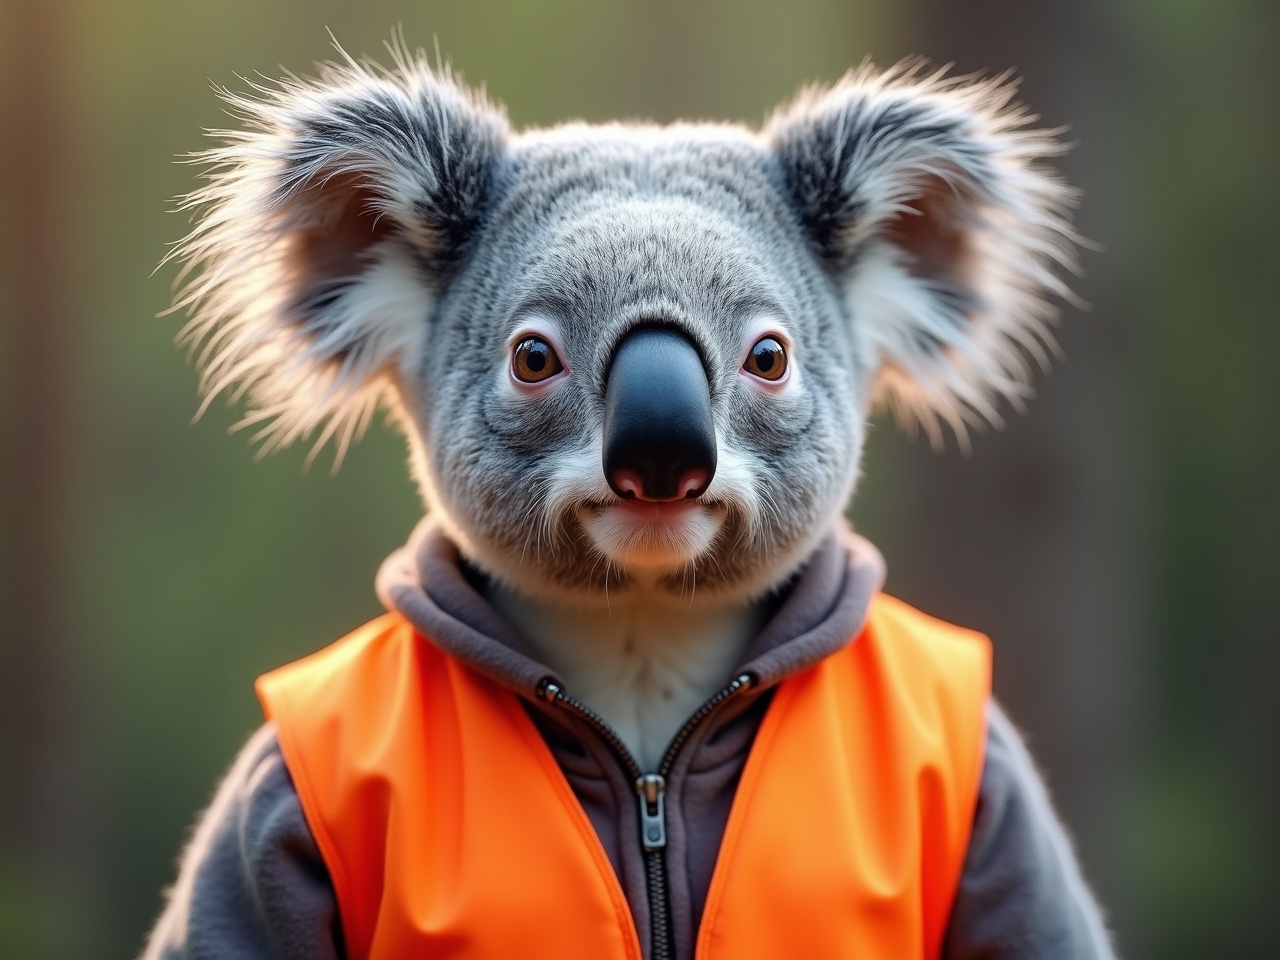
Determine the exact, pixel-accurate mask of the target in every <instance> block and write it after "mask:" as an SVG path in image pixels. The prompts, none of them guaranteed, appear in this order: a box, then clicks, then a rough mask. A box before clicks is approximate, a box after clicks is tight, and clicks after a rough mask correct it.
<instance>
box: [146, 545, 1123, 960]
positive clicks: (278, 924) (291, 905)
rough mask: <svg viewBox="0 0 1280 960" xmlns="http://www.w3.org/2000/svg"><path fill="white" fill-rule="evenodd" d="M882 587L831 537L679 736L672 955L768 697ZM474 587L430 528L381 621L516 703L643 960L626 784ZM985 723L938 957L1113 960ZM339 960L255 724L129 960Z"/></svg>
mask: <svg viewBox="0 0 1280 960" xmlns="http://www.w3.org/2000/svg"><path fill="white" fill-rule="evenodd" d="M882 581H883V561H882V560H881V559H880V555H879V553H878V552H877V551H876V550H875V548H874V547H872V546H871V545H870V544H869V543H867V542H866V541H865V540H862V539H861V538H858V537H856V536H854V535H852V534H850V533H847V532H846V531H843V530H838V531H833V532H832V533H831V534H830V535H829V536H828V537H827V538H826V539H825V540H824V541H823V543H822V545H821V546H820V547H819V549H818V551H817V552H816V553H815V555H814V556H813V558H812V559H811V560H810V561H809V562H808V564H807V565H806V566H805V568H804V569H803V570H802V571H801V572H800V573H799V574H798V575H797V576H796V577H795V578H794V579H793V580H792V582H790V583H789V584H787V585H786V586H785V587H784V588H783V589H782V590H780V591H779V592H778V594H777V595H776V596H775V597H773V598H772V604H773V607H774V612H773V614H772V616H771V618H770V619H769V620H768V622H767V624H766V626H765V628H764V629H763V630H762V631H761V633H760V635H759V636H758V637H757V638H756V640H755V641H754V643H753V644H752V646H751V648H750V650H749V651H748V654H747V657H746V662H745V663H744V664H743V666H742V668H741V669H740V670H738V671H735V675H738V674H742V673H749V674H751V675H752V676H753V677H754V678H755V683H754V684H753V685H752V688H751V690H750V691H749V692H748V693H746V694H744V695H740V696H737V697H735V698H733V699H732V700H731V701H729V702H727V703H726V704H725V706H724V707H723V708H722V709H720V710H717V711H715V712H713V713H711V714H710V715H709V716H708V717H707V718H706V719H705V720H704V721H702V722H700V723H698V724H696V725H694V727H693V728H692V731H691V733H690V735H689V737H688V739H687V740H686V741H685V742H684V744H683V745H682V746H681V747H680V749H679V752H678V754H676V758H675V762H674V765H673V766H672V768H671V771H670V775H669V776H668V777H667V790H666V797H665V807H666V833H667V846H666V848H665V851H664V861H665V864H664V865H665V873H666V878H667V898H666V907H667V912H668V917H669V928H668V936H669V939H668V940H667V946H669V947H670V949H671V950H672V956H674V957H678V958H689V960H692V958H693V956H694V944H695V940H696V936H697V929H698V922H699V919H700V918H701V915H702V909H703V906H704V904H705V902H706V896H707V891H708V888H709V886H710V882H711V873H712V870H713V868H714V865H715V859H716V855H717V852H718V850H719V845H720V838H721V835H722V834H723V832H724V827H725V823H726V821H727V819H728V816H729V808H730V805H731V803H732V801H733V795H734V791H735V790H736V788H737V784H738V780H739V778H740V776H741V774H742V770H743V767H744V765H745V763H746V759H747V754H748V752H749V750H750V747H751V744H752V741H753V739H754V737H755V733H756V730H757V728H758V727H759V724H760V722H761V719H762V718H763V716H764V713H765V711H766V710H767V708H768V705H769V702H770V700H771V698H772V693H773V690H774V689H775V688H776V686H777V684H778V683H779V682H780V681H781V680H783V679H784V678H786V677H788V676H790V675H792V674H793V673H796V672H797V671H799V670H802V669H804V668H805V667H808V666H810V665H812V664H814V663H817V662H818V661H819V660H821V659H823V658H824V657H826V656H828V655H829V654H831V653H833V652H835V651H836V650H838V649H840V648H841V647H842V646H844V645H845V644H846V643H849V642H851V639H850V638H853V637H856V636H857V634H858V633H859V631H860V628H861V625H862V621H863V619H864V617H865V615H866V611H867V607H868V605H869V603H870V601H871V598H872V596H873V595H874V594H875V592H876V591H877V590H878V589H879V588H880V585H881V583H882ZM484 586H485V584H484V578H483V575H482V574H480V573H479V572H478V571H476V570H474V569H472V568H470V567H468V565H467V564H466V563H465V561H463V560H462V559H461V558H460V557H459V555H458V553H457V550H456V548H455V547H454V546H453V545H452V544H451V543H450V542H449V541H448V540H447V539H446V538H445V537H444V535H443V534H442V533H441V532H440V531H439V529H438V528H437V527H436V526H434V525H433V524H431V523H430V522H425V523H424V524H423V525H422V526H421V527H419V529H418V530H417V531H416V532H415V534H414V537H413V538H412V539H411V540H410V542H409V544H408V546H406V547H405V548H404V549H402V550H400V551H397V552H396V553H394V554H392V556H391V557H390V558H388V560H387V562H386V563H385V564H384V565H383V568H382V570H381V572H380V573H379V576H378V592H379V596H380V597H381V599H382V601H383V603H384V604H386V606H387V607H388V608H389V609H392V610H395V611H398V612H399V613H401V614H402V615H404V616H405V617H406V618H407V619H409V620H410V621H411V622H412V623H413V624H414V625H415V626H416V627H417V628H418V629H419V630H420V631H421V632H422V634H423V635H424V636H426V637H429V638H430V639H431V641H432V642H434V643H435V644H436V645H437V646H439V647H441V648H442V649H443V650H444V651H445V652H447V653H448V654H450V655H451V656H453V657H455V658H457V659H458V660H460V661H462V662H464V663H466V664H468V665H469V666H471V667H472V668H473V669H475V670H477V671H478V672H480V673H483V674H484V675H486V676H488V677H490V678H492V679H493V680H495V681H497V682H498V683H501V684H502V685H504V686H506V687H508V688H510V689H511V690H513V691H514V692H515V693H517V694H518V695H519V696H520V697H521V698H522V700H523V702H524V703H525V705H526V709H527V710H528V712H529V714H530V716H531V717H532V718H533V720H534V723H535V724H536V725H537V727H538V729H539V730H540V731H541V733H542V735H543V737H544V738H545V739H546V741H547V743H548V745H549V746H550V748H551V751H552V753H553V754H554V755H555V757H556V759H557V761H558V762H559V764H560V766H561V769H562V770H563V771H564V773H565V776H566V778H567V779H568V781H569V784H570V785H571V787H572V788H573V791H574V793H575V794H576V795H577V797H578V800H579V801H580V802H581V804H582V806H583V809H584V810H585V811H586V813H587V815H588V817H589V818H590V820H591V823H592V825H593V826H594V827H595V830H596V832H597V834H598V835H599V837H600V840H601V842H602V843H603V845H604V848H605V851H606V852H607V853H608V855H609V859H610V861H611V863H612V864H613V868H614V870H615V871H616V873H617V875H618V878H619V880H620V882H621V884H622V888H623V890H624V892H625V893H626V896H627V901H628V904H629V905H630V908H631V912H632V915H633V916H634V918H635V923H636V929H637V932H638V933H639V935H640V941H641V943H642V945H643V946H644V950H645V957H646V958H651V957H652V956H653V953H654V946H653V937H654V922H653V920H654V918H652V917H651V916H650V892H649V885H648V881H647V878H646V873H645V863H644V855H643V851H642V847H641V841H640V836H639V829H638V822H637V820H638V817H637V807H636V799H635V792H634V786H633V783H632V779H631V776H630V775H629V774H628V772H627V771H626V770H625V769H624V767H623V766H622V764H621V763H620V762H619V760H618V758H617V756H616V754H615V753H614V750H613V748H612V747H611V746H610V745H609V744H608V743H607V742H606V741H605V740H604V738H602V736H601V735H600V734H599V732H597V730H596V729H595V728H594V727H593V726H592V725H591V724H589V723H586V722H584V721H583V720H582V719H581V718H580V717H578V716H577V715H575V714H573V713H571V712H569V711H566V710H564V709H563V708H562V707H560V706H558V705H556V704H554V703H549V702H547V701H546V700H545V699H544V698H543V697H541V696H539V693H538V690H539V687H540V685H542V684H544V682H545V681H547V680H548V678H550V679H551V680H552V681H553V682H558V678H556V677H555V674H554V673H553V671H551V670H549V669H548V668H546V667H544V666H542V665H541V664H539V663H538V662H537V661H536V660H535V659H534V658H533V656H532V655H531V653H530V651H529V649H528V647H527V646H526V645H525V643H524V642H523V641H522V639H521V638H520V637H519V636H518V635H517V634H516V633H515V631H514V630H513V629H512V627H511V626H510V625H509V624H508V623H507V622H506V621H505V620H504V619H503V618H502V616H501V615H500V614H499V613H498V612H497V611H496V610H494V609H493V607H492V606H490V605H489V604H488V602H487V601H486V600H485V599H484ZM561 686H563V684H561ZM570 692H571V691H570ZM988 716H989V724H988V733H987V744H986V755H985V762H984V767H983V776H982V781H981V787H980V792H979V797H978V803H977V809H976V812H975V819H974V825H973V833H972V837H971V840H970V846H969V852H968V856H967V859H966V862H965V868H964V872H963V875H962V877H961V880H960V885H959V889H958V892H957V896H956V902H955V906H954V908H953V912H952V917H951V921H950V925H949V927H948V932H947V937H946V942H945V944H944V947H943V957H944V958H945V960H1002V958H1015V957H1016V958H1019V960H1068V958H1071V960H1090V958H1112V957H1113V953H1112V951H1111V948H1110V946H1109V943H1108V938H1107V935H1106V932H1105V930H1104V927H1103V924H1102V921H1101V917H1100V915H1099V911H1098V908H1097V905H1096V904H1095V902H1094V900H1093V898H1092V896H1091V895H1090V893H1089V891H1088V889H1087V888H1086V886H1085V884H1084V882H1083V880H1082V879H1081V876H1080V871H1079V868H1078V867H1077V865H1076V861H1075V858H1074V856H1073V854H1072V852H1071V848H1070V845H1069V843H1068V841H1067V839H1066V835H1065V833H1064V832H1063V830H1062V827H1061V826H1060V825H1059V823H1058V821H1057V819H1056V817H1055V816H1054V814H1053V811H1052V808H1051V807H1050V805H1049V801H1048V798H1047V795H1046V793H1045V790H1044V787H1043V785H1042V783H1041V781H1040V779H1039V777H1038V776H1037V774H1036V772H1035V769H1034V767H1033V765H1032V763H1031V760H1030V758H1029V756H1028V754H1027V752H1026V749H1025V747H1024V746H1023V744H1022V741H1021V739H1020V738H1019V737H1018V735H1017V733H1016V731H1015V730H1014V729H1013V727H1012V725H1011V724H1010V723H1009V721H1008V719H1007V718H1006V717H1005V716H1004V714H1003V713H1002V712H1001V711H1000V709H999V708H998V707H997V706H996V705H995V704H994V703H993V704H991V705H990V707H989V711H988ZM659 929H661V926H659ZM343 955H344V950H343V946H342V936H341V919H340V917H339V916H338V911H337V906H336V903H335V900H334V894H333V889H332V886H331V884H330V881H329V877H328V873H327V870H326V868H325V865H324V862H323V860H322V859H321V857H320V854H319V852H318V851H317V849H316V846H315V843H314V841H313V839H312V837H311V834H310V831H309V830H308V828H307V825H306V821H305V820H304V818H303V815H302V808H301V805H300V803H299V801H298V797H297V794H296V792H295V791H294V788H293V783H292V781H291V780H290V778H289V772H288V770H287V768H286V767H285V764H284V761H283V759H282V757H281V755H280V749H279V745H278V743H277V740H276V736H275V731H274V729H273V728H272V727H271V725H270V724H268V725H266V726H264V727H262V728H261V729H260V730H259V731H258V732H257V733H255V734H254V736H253V737H252V738H251V739H250V740H249V742H248V744H247V745H246V746H245V748H244V749H243V750H242V751H241V753H240V756H239V757H238V758H237V759H236V762H235V764H234V765H233V766H232V768H231V771H230V773H229V774H228V775H227V777H226V779H225V780H224V781H223V783H222V785H221V787H219V789H218V792H217V795H216V796H215V798H214V801H213V804H212V805H211V806H210V807H209V809H208V810H207V811H206V812H205V814H204V817H203V819H202V820H201V822H200V825H199V827H198V828H197V830H196V833H195V836H194V838H193V840H192V842H191V844H190V846H189V848H188V849H187V852H186V854H185V856H184V859H183V863H182V868H181V872H180V874H179V878H178V882H177V884H176V885H175V886H174V888H173V890H172V892H171V895H170V898H169V902H168V905H167V906H166V908H165V911H164V913H163V914H162V916H161V917H160V920H159V922H158V923H157V924H156V927H155V929H154V931H153V932H152V935H151V939H150V942H149V944H148V946H147V948H146V951H145V952H144V954H143V958H144V960H160V958H165V960H178V958H185V960H215V958H216V960H266V958H279V960H327V958H337V957H342V956H343Z"/></svg>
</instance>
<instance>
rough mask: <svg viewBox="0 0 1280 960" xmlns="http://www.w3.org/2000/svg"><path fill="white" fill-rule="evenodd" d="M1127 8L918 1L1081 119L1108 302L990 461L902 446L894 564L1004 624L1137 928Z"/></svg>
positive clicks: (1060, 788)
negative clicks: (1126, 841)
mask: <svg viewBox="0 0 1280 960" xmlns="http://www.w3.org/2000/svg"><path fill="white" fill-rule="evenodd" d="M908 11H909V12H908ZM1118 19H1119V18H1117V17H1116V16H1115V15H1114V13H1111V14H1110V15H1108V11H1107V10H1105V9H1102V8H1101V7H1100V6H1099V5H1097V4H1094V3H1087V2H1086V3H1075V4H1035V3H1025V2H1019V0H968V2H957V0H915V2H914V3H913V4H911V5H909V6H908V8H907V11H904V21H905V23H906V29H907V33H906V35H905V36H904V37H903V38H902V39H903V43H904V44H905V45H906V47H908V48H910V49H914V50H918V51H919V52H920V53H922V54H924V55H925V56H928V57H930V58H931V59H932V60H934V61H935V62H936V63H948V62H954V63H955V72H958V73H971V72H978V71H981V72H984V73H987V74H995V73H1000V72H1002V71H1004V70H1005V69H1008V68H1010V67H1012V68H1014V69H1015V70H1016V72H1017V74H1018V75H1019V76H1021V77H1022V78H1023V81H1022V86H1021V96H1022V98H1023V99H1024V100H1025V101H1026V103H1028V104H1029V105H1030V106H1031V107H1032V108H1033V109H1034V110H1035V111H1036V112H1038V113H1039V114H1040V115H1041V116H1042V118H1043V119H1042V120H1041V121H1040V122H1041V124H1043V125H1045V126H1049V127H1057V126H1063V125H1067V124H1069V125H1070V132H1069V133H1068V134H1067V136H1066V139H1068V140H1071V141H1074V142H1076V143H1077V146H1076V147H1075V148H1074V150H1073V152H1072V153H1071V154H1070V155H1068V156H1067V157H1065V158H1063V159H1062V160H1060V161H1059V162H1058V165H1059V166H1060V168H1061V170H1062V171H1063V173H1064V174H1065V175H1066V177H1067V179H1068V180H1069V181H1070V182H1071V183H1072V184H1074V185H1076V186H1078V187H1080V188H1082V189H1083V193H1084V198H1083V204H1082V207H1081V210H1080V213H1079V216H1078V222H1077V226H1078V228H1079V229H1080V231H1081V232H1082V233H1083V234H1084V235H1085V236H1086V237H1088V238H1090V239H1091V240H1094V241H1097V242H1100V243H1101V244H1102V245H1103V246H1104V247H1105V248H1106V250H1105V253H1104V254H1102V255H1094V254H1086V257H1085V269H1086V276H1085V277H1084V278H1083V279H1082V280H1080V281H1079V282H1077V283H1076V284H1074V286H1075V288H1076V290H1077V292H1078V293H1079V294H1081V295H1082V296H1083V297H1084V299H1085V300H1087V301H1089V302H1090V303H1092V304H1094V305H1095V306H1094V309H1093V310H1092V311H1088V312H1082V311H1080V310H1079V309H1077V308H1074V307H1070V306H1068V307H1066V308H1065V311H1064V313H1065V319H1064V323H1063V325H1062V329H1061V334H1060V337H1059V341H1060V343H1061V345H1062V347H1063V350H1064V353H1065V356H1066V362H1065V364H1064V365H1063V366H1062V367H1061V369H1059V370H1056V371H1055V372H1054V374H1053V376H1052V377H1050V378H1042V382H1041V383H1040V384H1039V385H1038V394H1039V395H1038V396H1037V397H1036V398H1035V399H1033V400H1032V401H1031V404H1030V410H1029V414H1028V415H1027V416H1026V417H1021V416H1019V415H1018V414H1017V413H1014V412H1012V411H1010V421H1009V424H1008V426H1007V427H1006V428H1005V429H1004V430H1003V431H1001V432H991V433H986V434H982V435H979V436H976V437H974V438H973V453H972V456H971V457H963V456H961V455H959V454H957V453H955V452H954V449H952V450H951V451H949V452H948V453H946V454H945V455H942V456H939V455H937V454H935V453H933V452H932V451H930V450H929V449H928V445H927V444H925V443H923V442H917V443H914V444H912V445H911V446H910V447H909V448H905V449H902V450H901V451H900V452H898V453H897V454H896V455H895V456H897V457H901V458H903V460H904V461H905V462H900V463H899V464H898V469H899V470H900V471H901V474H902V476H903V478H904V479H903V488H902V490H901V491H900V494H901V496H900V501H899V502H898V503H896V504H890V509H891V510H893V511H894V513H895V514H897V512H898V511H902V513H901V515H900V516H898V517H897V518H896V520H894V529H892V530H887V531H886V533H885V535H884V536H883V537H882V538H881V539H884V540H885V541H886V542H887V543H888V545H889V546H890V547H891V548H895V549H896V551H900V554H901V561H900V562H899V563H897V564H895V563H892V562H891V563H890V567H889V569H890V586H891V588H892V589H893V590H895V591H896V592H898V593H900V594H902V595H904V596H905V597H906V598H907V599H910V600H913V601H914V602H916V603H918V604H920V605H921V606H922V607H924V609H926V610H929V611H930V612H932V613H935V614H936V615H938V616H941V617H944V618H946V619H950V620H954V621H955V622H958V623H961V624H965V625H970V626H973V627H975V628H978V629H981V630H983V631H984V632H987V633H989V634H990V635H991V637H992V639H993V641H994V643H995V646H996V694H997V696H998V697H999V699H1000V700H1001V702H1002V703H1003V704H1004V706H1005V707H1006V709H1007V710H1008V711H1009V713H1010V714H1011V715H1012V717H1013V718H1014V720H1015V722H1017V723H1018V724H1019V726H1020V727H1022V728H1023V729H1024V730H1025V731H1026V732H1027V734H1028V739H1029V742H1030V746H1031V748H1032V750H1033V752H1034V754H1035V755H1036V757H1037V759H1038V761H1039V763H1040V764H1041V765H1042V766H1043V768H1044V770H1045V772H1046V775H1047V778H1048V780H1049V784H1050V788H1051V790H1052V791H1053V794H1054V796H1055V800H1056V802H1057V805H1058V807H1059V811H1060V813H1061V814H1062V815H1063V817H1064V819H1065V820H1066V821H1067V823H1068V825H1069V827H1070V828H1071V829H1072V831H1073V832H1074V833H1075V835H1076V836H1077V837H1078V838H1079V841H1078V843H1079V847H1080V850H1079V853H1080V854H1081V859H1082V860H1083V863H1084V867H1085V871H1086V874H1087V875H1088V876H1089V878H1090V879H1091V880H1092V881H1093V883H1094V884H1095V887H1096V889H1097V890H1098V891H1099V893H1100V896H1101V898H1102V899H1103V901H1104V902H1105V904H1106V906H1107V907H1108V908H1109V912H1110V914H1111V917H1112V919H1113V920H1114V921H1116V925H1117V926H1119V927H1125V926H1126V924H1125V918H1126V917H1127V916H1128V915H1129V914H1130V912H1131V911H1130V909H1129V907H1128V905H1127V904H1126V901H1125V896H1126V891H1127V888H1128V884H1126V882H1125V877H1123V876H1122V875H1121V874H1122V872H1123V864H1122V861H1121V860H1120V859H1119V856H1118V855H1117V853H1116V851H1117V850H1119V849H1121V847H1122V844H1121V843H1120V841H1121V840H1122V836H1121V834H1122V830H1123V825H1122V822H1121V808H1122V806H1123V804H1122V802H1121V801H1122V800H1123V799H1124V795H1125V793H1126V790H1127V788H1128V787H1129V786H1130V780H1129V777H1130V773H1131V771H1132V770H1133V769H1134V762H1133V761H1134V753H1135V750H1136V749H1137V747H1136V745H1137V744H1138V743H1139V741H1140V738H1141V735H1142V733H1141V731H1140V730H1139V729H1137V726H1136V725H1137V724H1138V723H1139V722H1140V721H1141V718H1142V717H1143V716H1144V711H1143V709H1142V706H1141V704H1142V701H1143V699H1144V693H1143V681H1142V677H1143V676H1144V672H1143V670H1142V666H1143V664H1142V662H1141V658H1142V657H1143V651H1144V640H1143V638H1144V634H1145V631H1146V630H1147V629H1148V626H1147V619H1148V614H1147V610H1146V604H1145V600H1144V582H1143V581H1144V578H1143V577H1142V576H1141V575H1140V570H1139V564H1140V563H1141V562H1142V561H1143V558H1142V557H1139V556H1136V555H1135V553H1134V550H1135V548H1134V547H1133V544H1135V543H1138V542H1139V540H1140V538H1139V537H1138V535H1137V534H1138V532H1139V531H1138V527H1139V525H1140V524H1141V522H1142V521H1141V518H1140V517H1139V515H1138V513H1137V512H1136V511H1135V509H1134V508H1135V501H1136V499H1137V497H1136V495H1135V490H1136V489H1138V486H1137V479H1136V477H1135V471H1136V470H1137V469H1138V467H1139V465H1140V464H1141V463H1142V462H1143V461H1142V458H1141V457H1140V455H1139V447H1140V443H1139V442H1138V441H1137V440H1136V438H1137V437H1138V436H1139V431H1138V430H1137V429H1135V425H1134V424H1133V423H1132V422H1130V418H1132V417H1133V416H1134V411H1135V410H1137V409H1139V408H1140V406H1141V405H1140V404H1134V403H1133V402H1132V397H1133V395H1134V393H1135V391H1136V389H1137V387H1136V385H1135V379H1136V378H1137V371H1136V370H1135V367H1136V364H1135V362H1134V352H1135V351H1134V349H1133V344H1132V342H1131V340H1132V338H1133V337H1134V330H1133V328H1132V327H1131V326H1130V322H1129V321H1130V317H1131V315H1132V311H1131V310H1129V309H1127V307H1128V306H1129V305H1128V304H1125V303H1124V302H1123V298H1124V297H1125V296H1126V294H1125V290H1126V289H1132V287H1131V286H1129V287H1126V286H1125V283H1124V280H1125V278H1126V276H1127V275H1128V274H1129V272H1130V271H1132V270H1133V269H1134V267H1135V266H1136V265H1135V264H1134V263H1133V257H1132V253H1131V251H1132V250H1133V248H1134V244H1133V242H1132V238H1131V237H1130V236H1129V235H1128V231H1129V229H1130V227H1129V224H1131V223H1133V222H1135V218H1134V216H1133V213H1134V211H1133V209H1132V204H1133V201H1132V200H1131V199H1130V198H1131V197H1133V196H1134V195H1135V194H1134V191H1133V190H1132V189H1131V188H1132V187H1133V186H1134V177H1133V175H1132V174H1133V170H1134V166H1135V160H1134V153H1135V143H1134V139H1135V135H1134V134H1133V133H1132V132H1130V128H1129V127H1127V126H1126V124H1125V123H1124V118H1125V117H1131V116H1132V115H1133V114H1132V106H1131V104H1128V103H1126V102H1125V100H1126V97H1129V98H1130V99H1132V97H1133V91H1134V84H1133V82H1132V79H1131V78H1126V76H1125V69H1126V67H1127V64H1126V63H1125V62H1124V58H1123V57H1122V56H1121V54H1120V51H1121V48H1122V45H1121V44H1120V43H1119V42H1118V41H1119V38H1117V36H1116V35H1115V31H1116V30H1117V28H1118V23H1117V21H1118ZM1082 50H1087V51H1091V52H1092V55H1091V56H1082V54H1081V51H1082ZM883 522H884V521H881V523H883ZM867 525H868V524H864V526H867ZM871 525H875V524H874V523H873V524H871ZM891 559H892V558H891ZM1130 939H1131V938H1128V937H1126V938H1125V942H1124V943H1122V944H1121V946H1122V947H1125V948H1128V947H1130V946H1132V944H1131V943H1129V942H1128V941H1129V940H1130Z"/></svg>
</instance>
